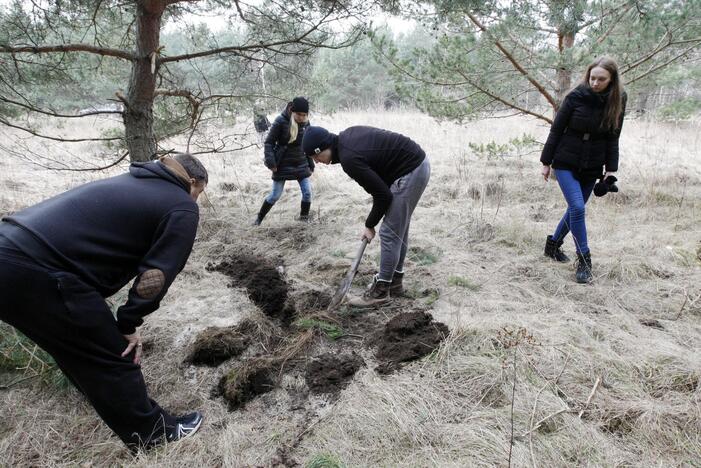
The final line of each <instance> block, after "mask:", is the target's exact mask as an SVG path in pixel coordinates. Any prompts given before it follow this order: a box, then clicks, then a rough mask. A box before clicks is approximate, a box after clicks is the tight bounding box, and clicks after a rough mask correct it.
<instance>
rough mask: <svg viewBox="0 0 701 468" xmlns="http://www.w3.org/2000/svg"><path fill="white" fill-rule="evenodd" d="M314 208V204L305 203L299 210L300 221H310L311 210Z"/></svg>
mask: <svg viewBox="0 0 701 468" xmlns="http://www.w3.org/2000/svg"><path fill="white" fill-rule="evenodd" d="M311 206H312V202H308V201H303V202H302V205H301V207H300V209H299V220H300V221H309V209H310V208H311Z"/></svg>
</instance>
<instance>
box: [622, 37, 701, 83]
mask: <svg viewBox="0 0 701 468" xmlns="http://www.w3.org/2000/svg"><path fill="white" fill-rule="evenodd" d="M663 39H664V38H663ZM689 43H693V45H692V46H691V47H689V48H688V49H686V50H685V51H684V52H682V53H681V54H679V55H678V56H676V57H675V58H674V59H673V60H672V61H674V60H676V59H678V58H680V57H682V56H683V55H684V54H686V53H688V52H689V51H691V50H693V49H695V48H696V47H698V46H699V45H701V38H696V39H687V40H683V41H672V40H671V39H670V40H669V41H668V42H667V43H666V44H661V43H660V44H658V45H657V46H656V47H655V48H654V49H653V50H652V52H650V53H649V54H647V55H645V56H643V57H641V58H639V59H638V60H636V61H635V62H633V63H632V64H630V65H628V66H627V67H626V68H625V69H623V70H622V71H621V74H626V73H628V72H630V71H631V70H634V69H635V68H637V67H639V66H640V65H642V64H643V63H645V62H648V61H649V60H651V59H652V58H653V57H655V56H656V55H657V54H659V53H661V52H663V51H664V50H666V49H667V48H669V47H672V46H674V45H679V44H689ZM670 63H671V62H670ZM636 79H639V78H636Z"/></svg>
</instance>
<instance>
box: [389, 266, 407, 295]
mask: <svg viewBox="0 0 701 468" xmlns="http://www.w3.org/2000/svg"><path fill="white" fill-rule="evenodd" d="M403 279H404V272H401V273H399V272H398V271H395V272H394V276H392V284H391V285H390V287H389V295H390V296H391V297H402V296H403V295H404V286H402V280H403Z"/></svg>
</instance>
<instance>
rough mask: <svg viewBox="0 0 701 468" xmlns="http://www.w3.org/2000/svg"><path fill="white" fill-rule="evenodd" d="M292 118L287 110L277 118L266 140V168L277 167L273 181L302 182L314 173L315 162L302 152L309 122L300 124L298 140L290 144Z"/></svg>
mask: <svg viewBox="0 0 701 468" xmlns="http://www.w3.org/2000/svg"><path fill="white" fill-rule="evenodd" d="M291 118H292V116H291V114H290V112H289V111H287V110H286V111H284V112H283V113H282V114H280V115H279V116H277V118H276V119H275V122H273V125H272V127H270V131H269V132H268V136H267V137H266V138H265V166H266V167H267V168H268V169H272V168H273V167H277V171H275V172H273V176H272V178H273V180H301V179H305V178H307V177H309V176H311V175H312V172H313V171H314V160H313V159H312V158H310V157H307V156H306V155H305V154H304V151H302V137H303V136H304V131H305V130H306V128H307V127H308V126H309V122H305V123H303V124H300V125H299V131H298V133H297V138H296V139H295V141H293V142H292V143H288V141H289V139H290V119H291Z"/></svg>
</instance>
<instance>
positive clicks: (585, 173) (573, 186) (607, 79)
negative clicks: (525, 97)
mask: <svg viewBox="0 0 701 468" xmlns="http://www.w3.org/2000/svg"><path fill="white" fill-rule="evenodd" d="M625 106H626V94H625V91H624V90H623V84H622V82H621V77H620V75H619V73H618V65H616V62H615V61H614V60H613V59H611V58H609V57H601V58H598V59H597V60H595V61H594V62H593V63H591V64H590V65H589V66H588V67H587V69H586V72H585V73H584V77H583V79H582V82H581V83H580V84H579V85H578V86H577V87H576V88H574V89H573V90H572V91H570V93H569V94H568V95H567V96H566V97H565V99H564V100H563V101H562V104H561V105H560V108H559V110H558V111H557V115H556V116H555V120H554V121H553V124H552V127H551V128H550V134H549V135H548V140H547V141H546V142H545V147H544V148H543V153H542V154H541V156H540V161H541V162H542V163H543V168H542V175H543V178H544V179H545V180H546V181H547V180H548V178H549V177H550V173H551V170H554V172H555V175H556V177H557V182H558V184H559V185H560V189H561V190H562V194H563V195H564V197H565V201H566V202H567V211H565V214H564V216H563V217H562V219H561V220H560V223H559V224H558V225H557V228H555V232H554V233H553V234H552V235H550V236H548V237H547V240H546V243H545V255H546V256H547V257H550V258H552V259H554V260H556V261H558V262H567V261H569V258H567V256H566V255H565V254H564V253H563V252H562V250H561V246H562V243H563V239H564V238H565V236H566V235H567V234H568V233H569V232H571V233H572V238H573V240H574V245H575V249H576V253H577V273H576V279H577V282H578V283H588V282H590V281H591V280H592V263H591V253H590V251H589V244H588V243H587V228H586V223H585V209H584V207H585V205H586V203H587V200H588V199H589V196H590V195H591V192H592V190H593V189H594V185H595V183H596V180H597V179H602V180H604V179H606V178H608V177H609V176H612V175H613V173H614V172H616V171H617V170H618V139H619V136H620V134H621V127H622V125H623V117H624V115H625ZM609 180H611V179H609Z"/></svg>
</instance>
